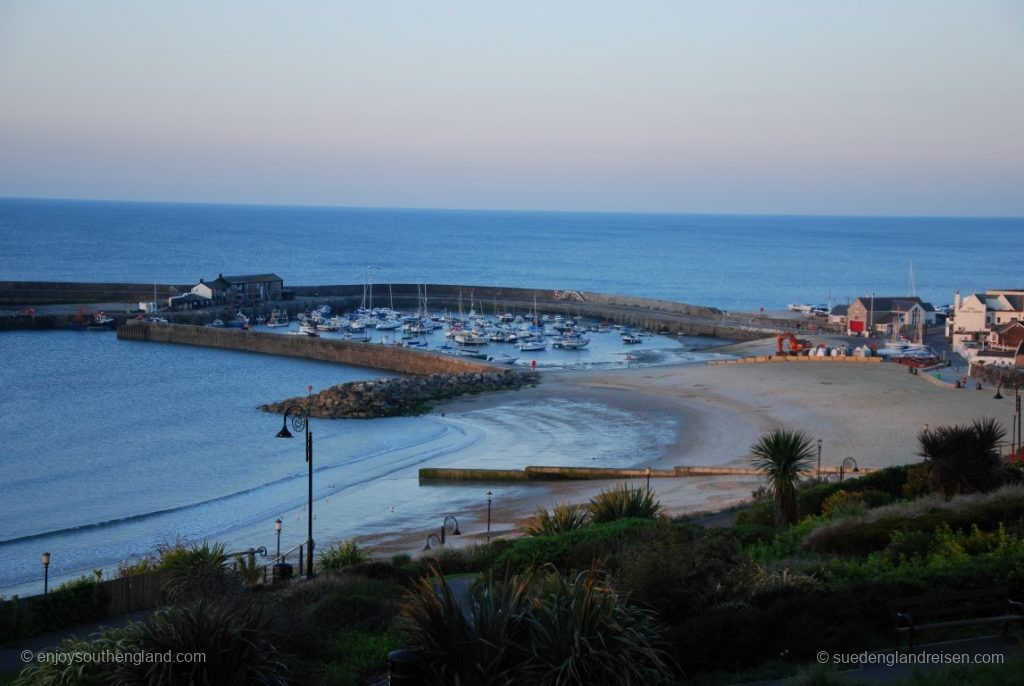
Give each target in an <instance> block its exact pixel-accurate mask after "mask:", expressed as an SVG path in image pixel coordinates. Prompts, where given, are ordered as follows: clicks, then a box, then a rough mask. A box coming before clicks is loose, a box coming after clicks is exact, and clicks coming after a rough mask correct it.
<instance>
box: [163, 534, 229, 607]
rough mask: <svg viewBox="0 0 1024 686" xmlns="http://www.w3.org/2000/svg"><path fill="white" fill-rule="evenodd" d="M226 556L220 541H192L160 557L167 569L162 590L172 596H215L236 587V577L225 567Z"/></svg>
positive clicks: (164, 567) (180, 598)
mask: <svg viewBox="0 0 1024 686" xmlns="http://www.w3.org/2000/svg"><path fill="white" fill-rule="evenodd" d="M229 564H230V559H229V558H228V555H227V553H226V552H225V550H224V545H223V544H221V543H215V544H212V545H211V544H210V543H208V542H207V541H203V543H202V545H200V544H193V545H192V546H191V547H189V548H181V549H179V550H176V551H175V552H173V553H172V554H171V555H168V556H166V557H164V558H163V561H162V564H161V567H162V568H163V569H166V570H167V571H168V572H170V574H169V577H168V579H167V585H166V586H165V587H164V592H165V593H166V594H167V596H168V597H169V598H171V599H174V600H186V599H188V598H192V597H200V596H204V595H208V596H211V597H216V596H218V595H222V594H224V593H229V592H232V591H237V590H238V588H239V587H240V586H241V583H240V579H239V577H238V576H237V574H235V573H234V572H232V570H230V569H229V567H228V565H229Z"/></svg>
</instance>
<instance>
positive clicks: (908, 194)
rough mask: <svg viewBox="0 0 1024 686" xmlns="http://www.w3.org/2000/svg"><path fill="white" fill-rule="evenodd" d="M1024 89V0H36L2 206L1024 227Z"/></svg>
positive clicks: (4, 105) (11, 26)
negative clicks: (678, 215)
mask: <svg viewBox="0 0 1024 686" xmlns="http://www.w3.org/2000/svg"><path fill="white" fill-rule="evenodd" d="M897 5H898V6H897ZM1022 84H1024V5H1020V4H1018V3H1013V2H995V1H988V0H982V1H976V2H967V1H962V2H950V1H934V2H924V1H923V0H917V1H914V2H902V3H888V2H881V1H875V2H863V3H848V2H839V1H838V0H824V1H820V2H795V1H791V2H773V3H765V2H756V1H754V0H728V1H725V2H720V3H719V2H716V3H700V2H669V1H667V0H664V1H660V0H645V1H644V2H638V3H629V4H626V3H615V2H583V1H582V0H566V1H565V2H560V3H541V2H536V1H529V2H522V3H516V4H515V5H508V6H492V4H491V3H474V2H470V1H469V0H461V1H458V2H456V1H443V2H437V3H416V2H412V1H405V2H398V1H396V2H389V3H374V2H350V3H332V2H326V1H323V2H317V1H310V0H307V1H306V2H297V3H287V4H283V3H272V2H241V1H240V0H224V1H222V2H216V3H201V2H192V1H187V2H176V3H167V4H154V5H148V4H145V5H144V4H142V3H132V2H126V1H119V2H113V1H108V0H97V1H96V2H90V3H63V2H29V1H25V0H14V1H11V2H8V3H5V4H4V5H2V6H0V196H35V197H84V198H108V199H128V200H182V201H209V202H261V203H297V204H307V203H308V204H337V205H374V206H395V207H400V206H414V207H476V208H509V209H576V210H624V211H680V212H784V213H790V212H791V213H826V214H828V213H835V214H964V215H997V216H1020V215H1024V193H1021V192H1020V189H1021V188H1024V135H1022V134H1021V126H1020V122H1021V121H1024V86H1022Z"/></svg>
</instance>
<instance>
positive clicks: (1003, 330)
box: [996, 319, 1024, 334]
mask: <svg viewBox="0 0 1024 686" xmlns="http://www.w3.org/2000/svg"><path fill="white" fill-rule="evenodd" d="M1015 326H1021V327H1024V323H1021V322H1020V321H1019V320H1016V319H1014V320H1013V321H1012V322H1006V323H1005V324H1003V325H1002V326H1000V327H999V328H998V329H996V333H998V334H1004V333H1006V332H1007V331H1009V330H1010V329H1012V328H1013V327H1015Z"/></svg>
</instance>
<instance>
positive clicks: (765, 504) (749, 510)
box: [734, 500, 775, 529]
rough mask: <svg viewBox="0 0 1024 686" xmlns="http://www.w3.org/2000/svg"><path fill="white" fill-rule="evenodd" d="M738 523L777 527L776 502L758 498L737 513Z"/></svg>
mask: <svg viewBox="0 0 1024 686" xmlns="http://www.w3.org/2000/svg"><path fill="white" fill-rule="evenodd" d="M734 521H735V523H736V524H738V525H740V526H758V527H771V528H773V529H774V528H775V503H773V502H772V501H771V500H756V501H754V502H753V503H751V504H750V506H749V507H745V508H743V509H742V510H740V511H739V512H737V513H736V519H735V520H734Z"/></svg>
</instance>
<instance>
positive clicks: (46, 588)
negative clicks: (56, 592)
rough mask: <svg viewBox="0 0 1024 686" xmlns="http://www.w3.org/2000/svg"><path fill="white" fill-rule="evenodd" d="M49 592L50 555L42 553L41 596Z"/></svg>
mask: <svg viewBox="0 0 1024 686" xmlns="http://www.w3.org/2000/svg"><path fill="white" fill-rule="evenodd" d="M49 592H50V553H43V595H46V594H47V593H49Z"/></svg>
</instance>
